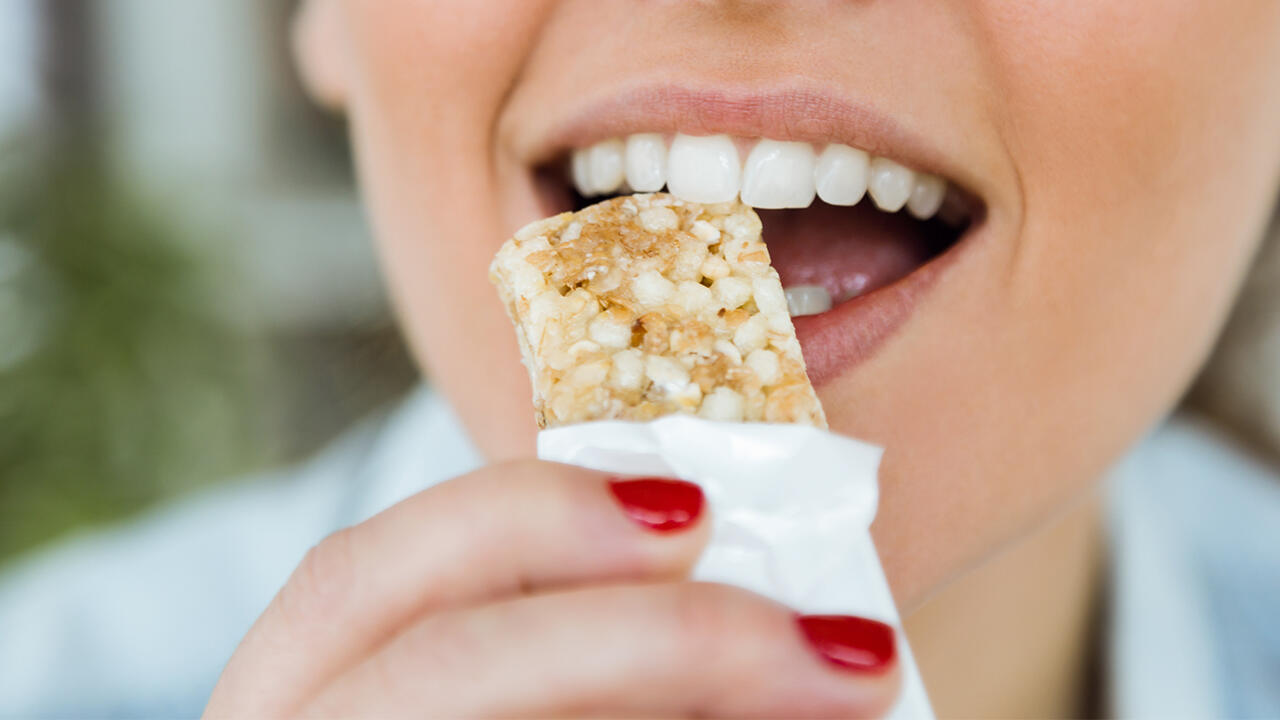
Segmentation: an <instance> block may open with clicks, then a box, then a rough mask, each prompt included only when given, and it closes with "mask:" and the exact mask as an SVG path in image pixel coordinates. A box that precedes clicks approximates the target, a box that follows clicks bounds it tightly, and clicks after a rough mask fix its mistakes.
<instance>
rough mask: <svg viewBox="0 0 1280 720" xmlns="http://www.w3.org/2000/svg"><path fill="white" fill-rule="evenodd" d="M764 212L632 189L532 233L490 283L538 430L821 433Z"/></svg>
mask: <svg viewBox="0 0 1280 720" xmlns="http://www.w3.org/2000/svg"><path fill="white" fill-rule="evenodd" d="M760 229H761V226H760V219H759V217H757V216H756V214H755V211H753V210H752V209H751V208H749V207H747V206H745V205H742V204H741V203H738V202H733V203H721V204H715V205H704V204H699V203H689V202H684V201H681V200H678V199H676V198H674V197H672V196H670V195H667V194H652V195H631V196H625V197H618V198H613V199H611V200H606V201H604V202H602V203H599V204H596V205H592V206H591V207H588V208H585V209H583V210H581V211H579V212H577V213H562V214H560V215H556V216H555V217H550V218H547V219H545V220H540V221H538V222H535V223H533V224H531V225H528V226H526V227H525V228H523V229H522V230H520V231H519V232H518V233H516V235H515V237H513V238H511V239H510V240H508V241H507V242H506V243H505V244H504V245H503V246H502V249H500V250H499V251H498V255H497V257H495V258H494V261H493V265H492V266H491V268H490V273H489V278H490V280H491V281H492V282H493V283H494V284H495V285H496V286H497V288H498V293H499V295H500V296H501V297H502V300H503V302H504V303H506V305H507V312H508V314H510V316H511V319H512V321H513V322H514V323H515V327H516V335H517V337H518V339H519V343H520V350H521V353H522V355H523V360H524V364H525V367H526V368H528V370H529V378H530V380H531V381H532V383H533V404H534V409H535V413H536V419H537V422H538V426H539V427H541V428H548V427H558V426H561V425H569V424H573V423H579V422H587V421H591V420H652V419H654V418H656V417H659V416H661V415H667V414H670V413H691V414H696V415H699V416H701V417H704V418H707V419H711V420H727V421H758V422H782V423H800V424H804V425H814V426H817V427H823V428H825V427H826V418H825V416H824V415H823V412H822V406H821V405H820V404H819V403H818V398H817V395H816V394H815V393H814V391H813V386H812V385H811V384H810V383H809V379H808V377H807V376H806V375H805V368H804V358H803V356H802V355H801V354H800V343H799V342H798V341H797V340H796V336H795V329H794V328H793V327H792V325H791V317H790V315H788V313H787V302H786V297H785V295H784V294H783V291H782V283H781V282H780V281H779V280H778V274H777V272H775V271H774V269H773V267H771V266H770V265H769V251H768V249H767V248H766V247H765V244H764V242H763V240H761V237H760Z"/></svg>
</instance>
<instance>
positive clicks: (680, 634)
mask: <svg viewBox="0 0 1280 720" xmlns="http://www.w3.org/2000/svg"><path fill="white" fill-rule="evenodd" d="M752 605H753V603H751V602H749V599H748V598H747V597H746V596H745V593H742V592H741V591H738V590H735V589H734V588H730V587H728V586H725V585H718V584H714V583H682V584H680V585H678V586H676V589H675V591H674V593H673V596H672V601H671V603H670V606H669V609H668V611H669V613H670V616H669V618H668V620H669V623H670V626H671V628H672V631H673V632H674V633H675V638H676V641H675V642H676V645H677V647H678V649H679V652H680V653H681V654H682V656H683V657H685V658H687V659H688V661H689V662H690V664H691V665H692V666H693V667H708V666H712V667H714V666H715V665H709V664H713V663H714V664H720V665H722V664H723V663H724V661H725V659H726V658H727V657H733V656H734V655H736V653H731V652H726V651H727V650H728V647H727V646H728V645H732V644H735V643H737V642H738V641H740V640H741V639H742V638H743V637H744V636H746V635H749V634H750V633H751V632H752V629H753V628H754V627H757V625H755V624H754V623H753V618H758V617H759V616H760V612H759V611H758V610H757V609H755V608H753V607H752Z"/></svg>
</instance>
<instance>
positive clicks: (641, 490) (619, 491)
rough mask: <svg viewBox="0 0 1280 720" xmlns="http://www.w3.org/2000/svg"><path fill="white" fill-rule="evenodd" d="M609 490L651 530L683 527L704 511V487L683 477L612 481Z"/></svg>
mask: <svg viewBox="0 0 1280 720" xmlns="http://www.w3.org/2000/svg"><path fill="white" fill-rule="evenodd" d="M609 490H610V492H612V493H613V496H614V497H615V498H617V499H618V503H619V504H620V505H622V511H623V512H624V513H626V514H627V517H629V518H631V519H632V520H635V521H636V522H638V523H640V524H641V525H643V526H645V527H646V528H648V529H650V530H656V531H658V532H674V531H676V530H682V529H684V528H685V527H688V526H689V525H692V524H693V523H694V521H695V520H697V519H698V516H699V515H701V514H702V503H703V500H702V488H700V487H698V486H697V485H694V484H693V483H688V482H684V481H683V480H667V479H664V478H639V479H636V480H610V481H609Z"/></svg>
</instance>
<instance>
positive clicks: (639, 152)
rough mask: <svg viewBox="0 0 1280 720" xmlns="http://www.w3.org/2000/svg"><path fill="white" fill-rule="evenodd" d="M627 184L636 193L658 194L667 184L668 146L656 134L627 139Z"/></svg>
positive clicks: (633, 136) (634, 136) (645, 134)
mask: <svg viewBox="0 0 1280 720" xmlns="http://www.w3.org/2000/svg"><path fill="white" fill-rule="evenodd" d="M626 174H627V184H628V185H630V186H631V189H632V190H635V191H636V192H657V191H659V190H661V189H662V186H663V185H666V184H667V144H666V143H665V142H663V140H662V136H661V135H658V134H656V133H644V134H641V135H632V136H631V137H629V138H627V153H626Z"/></svg>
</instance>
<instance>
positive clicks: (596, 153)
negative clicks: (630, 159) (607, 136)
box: [587, 139, 624, 195]
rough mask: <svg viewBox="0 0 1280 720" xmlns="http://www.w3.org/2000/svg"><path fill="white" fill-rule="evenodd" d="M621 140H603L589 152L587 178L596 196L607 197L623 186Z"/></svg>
mask: <svg viewBox="0 0 1280 720" xmlns="http://www.w3.org/2000/svg"><path fill="white" fill-rule="evenodd" d="M623 150H624V148H623V145H622V141H621V140H617V139H613V140H603V141H601V142H598V143H596V144H595V145H592V146H591V147H590V149H588V150H587V178H588V179H589V180H590V186H591V190H592V191H593V192H594V194H596V195H607V194H609V193H611V192H614V191H615V190H617V189H618V187H619V186H620V185H622V153H623Z"/></svg>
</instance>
